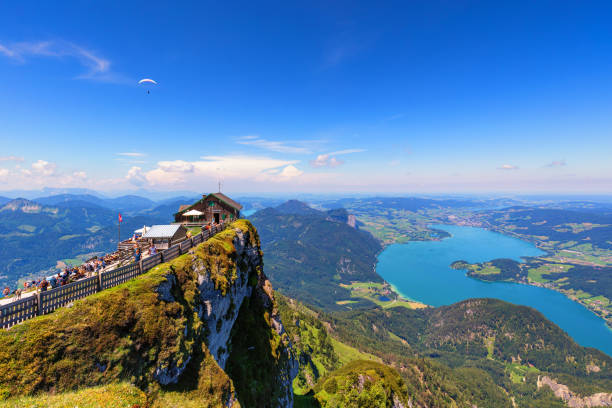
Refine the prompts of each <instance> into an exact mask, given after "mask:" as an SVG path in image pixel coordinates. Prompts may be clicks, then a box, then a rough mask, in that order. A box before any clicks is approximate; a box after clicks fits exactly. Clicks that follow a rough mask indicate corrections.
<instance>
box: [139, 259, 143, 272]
mask: <svg viewBox="0 0 612 408" xmlns="http://www.w3.org/2000/svg"><path fill="white" fill-rule="evenodd" d="M138 271H139V273H138V274H139V275H141V274H142V272H143V271H142V258H141V259H140V261H138Z"/></svg>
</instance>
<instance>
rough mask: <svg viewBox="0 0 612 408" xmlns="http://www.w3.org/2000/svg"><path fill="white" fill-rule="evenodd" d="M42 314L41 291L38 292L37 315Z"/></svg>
mask: <svg viewBox="0 0 612 408" xmlns="http://www.w3.org/2000/svg"><path fill="white" fill-rule="evenodd" d="M41 314H42V304H41V303H40V292H36V316H40V315H41Z"/></svg>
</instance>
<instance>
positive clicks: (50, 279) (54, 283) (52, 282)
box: [49, 276, 57, 288]
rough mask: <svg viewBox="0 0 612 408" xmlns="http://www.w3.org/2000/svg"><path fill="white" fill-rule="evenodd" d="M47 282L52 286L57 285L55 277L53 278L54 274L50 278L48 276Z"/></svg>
mask: <svg viewBox="0 0 612 408" xmlns="http://www.w3.org/2000/svg"><path fill="white" fill-rule="evenodd" d="M49 283H50V284H51V287H52V288H56V287H57V279H56V278H55V276H52V277H51V278H49Z"/></svg>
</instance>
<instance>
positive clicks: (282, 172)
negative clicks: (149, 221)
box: [126, 156, 303, 189]
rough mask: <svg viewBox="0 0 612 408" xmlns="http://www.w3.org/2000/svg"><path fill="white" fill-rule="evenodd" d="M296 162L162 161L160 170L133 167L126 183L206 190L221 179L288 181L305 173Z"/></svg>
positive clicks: (246, 159) (248, 159)
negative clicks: (205, 188) (144, 169)
mask: <svg viewBox="0 0 612 408" xmlns="http://www.w3.org/2000/svg"><path fill="white" fill-rule="evenodd" d="M295 164H297V161H296V160H279V159H272V158H269V157H260V156H204V157H202V158H201V160H197V161H191V162H190V161H184V160H172V161H160V162H158V163H157V167H156V168H154V169H152V170H149V171H143V170H142V169H141V168H140V167H136V166H135V167H132V168H131V169H130V170H129V171H128V174H127V176H126V180H127V181H128V182H130V183H131V184H134V185H137V186H143V185H147V186H150V187H172V188H179V187H180V188H192V189H197V188H204V187H206V186H209V185H213V184H214V183H215V182H216V180H217V179H218V178H220V177H221V178H223V180H226V181H229V182H232V181H243V182H249V181H251V182H285V181H289V180H291V179H295V178H297V177H299V176H301V175H302V174H303V172H302V171H301V170H299V169H298V168H297V167H295V166H294V165H295Z"/></svg>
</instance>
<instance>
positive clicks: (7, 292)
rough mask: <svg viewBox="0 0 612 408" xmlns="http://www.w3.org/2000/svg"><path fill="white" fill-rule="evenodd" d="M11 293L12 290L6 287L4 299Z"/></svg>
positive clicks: (3, 292) (3, 293)
mask: <svg viewBox="0 0 612 408" xmlns="http://www.w3.org/2000/svg"><path fill="white" fill-rule="evenodd" d="M10 293H11V289H9V287H8V286H7V287H5V288H4V289H3V290H2V295H3V296H4V297H6V296H8V295H9V294H10Z"/></svg>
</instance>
